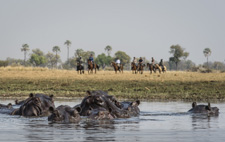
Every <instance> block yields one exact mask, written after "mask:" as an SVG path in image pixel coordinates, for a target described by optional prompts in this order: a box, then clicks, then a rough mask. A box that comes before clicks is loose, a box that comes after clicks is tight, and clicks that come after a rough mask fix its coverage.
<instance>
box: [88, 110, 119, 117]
mask: <svg viewBox="0 0 225 142" xmlns="http://www.w3.org/2000/svg"><path fill="white" fill-rule="evenodd" d="M87 118H88V119H91V120H112V119H114V118H115V117H114V116H112V115H111V114H110V112H109V111H107V110H106V109H104V108H101V109H93V110H91V111H89V114H88V117H87Z"/></svg>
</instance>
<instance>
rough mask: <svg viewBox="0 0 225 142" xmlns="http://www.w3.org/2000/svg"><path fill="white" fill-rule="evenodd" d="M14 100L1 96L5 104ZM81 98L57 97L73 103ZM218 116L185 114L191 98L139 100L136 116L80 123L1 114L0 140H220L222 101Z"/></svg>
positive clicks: (224, 116) (224, 120)
mask: <svg viewBox="0 0 225 142" xmlns="http://www.w3.org/2000/svg"><path fill="white" fill-rule="evenodd" d="M9 102H13V100H2V101H0V103H3V104H7V103H9ZM79 102H80V100H70V101H56V102H55V103H56V106H58V105H61V104H66V105H70V106H74V105H76V104H78V103H79ZM211 106H217V107H218V108H220V114H219V116H218V117H216V116H214V117H208V116H201V115H197V116H196V115H195V116H193V115H190V114H187V113H186V112H187V110H189V109H190V108H191V102H189V103H186V102H142V103H141V105H140V110H141V114H140V116H139V117H135V118H130V119H116V120H114V121H102V122H87V121H86V120H85V119H83V120H82V121H81V122H80V123H79V124H51V123H49V122H48V121H47V117H42V118H25V117H20V116H9V115H6V114H0V141H23V142H25V141H35V142H36V141H40V142H41V141H54V142H55V141H127V142H131V141H140V142H144V141H146V142H147V141H153V142H156V141H159V142H171V141H182V142H189V141H190V142H193V141H197V142H208V141H209V142H210V141H213V142H220V141H221V142H222V141H224V140H225V103H212V104H211Z"/></svg>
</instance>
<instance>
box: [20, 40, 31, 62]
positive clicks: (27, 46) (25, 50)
mask: <svg viewBox="0 0 225 142" xmlns="http://www.w3.org/2000/svg"><path fill="white" fill-rule="evenodd" d="M29 50H30V49H29V45H28V44H23V45H22V48H21V51H22V52H24V65H25V62H26V55H27V52H28V51H29Z"/></svg>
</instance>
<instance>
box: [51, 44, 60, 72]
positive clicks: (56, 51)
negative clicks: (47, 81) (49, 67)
mask: <svg viewBox="0 0 225 142" xmlns="http://www.w3.org/2000/svg"><path fill="white" fill-rule="evenodd" d="M52 51H53V52H55V58H56V62H55V63H56V68H57V62H58V59H59V56H58V52H60V47H59V46H54V47H53V48H52Z"/></svg>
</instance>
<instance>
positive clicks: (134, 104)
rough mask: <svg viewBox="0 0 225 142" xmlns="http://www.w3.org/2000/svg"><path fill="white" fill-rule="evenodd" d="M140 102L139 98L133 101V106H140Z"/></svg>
mask: <svg viewBox="0 0 225 142" xmlns="http://www.w3.org/2000/svg"><path fill="white" fill-rule="evenodd" d="M139 104H140V101H139V100H137V101H135V102H132V104H131V105H132V106H138V105H139Z"/></svg>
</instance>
